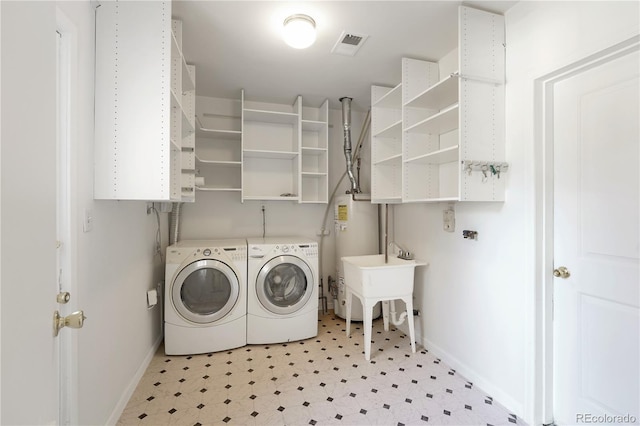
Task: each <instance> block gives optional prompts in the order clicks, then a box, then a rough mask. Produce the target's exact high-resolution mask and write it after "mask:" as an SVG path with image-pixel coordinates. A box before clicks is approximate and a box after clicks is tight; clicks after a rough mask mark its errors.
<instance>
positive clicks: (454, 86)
mask: <svg viewBox="0 0 640 426" xmlns="http://www.w3.org/2000/svg"><path fill="white" fill-rule="evenodd" d="M458 80H459V79H458V77H457V75H455V74H451V75H449V76H447V77H446V78H444V79H442V80H440V81H439V82H437V83H436V84H434V85H433V86H431V87H429V88H428V89H426V90H425V91H424V92H422V93H420V94H418V95H417V96H415V97H414V98H413V99H411V100H410V101H409V102H407V103H406V104H405V106H406V107H411V108H428V109H437V110H441V109H443V108H446V107H448V106H450V105H453V104H454V103H456V102H457V100H458Z"/></svg>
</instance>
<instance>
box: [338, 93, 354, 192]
mask: <svg viewBox="0 0 640 426" xmlns="http://www.w3.org/2000/svg"><path fill="white" fill-rule="evenodd" d="M352 100H353V99H352V98H349V97H346V96H345V97H343V98H340V102H342V131H343V135H344V158H345V160H346V161H347V175H348V176H349V180H350V181H351V190H350V192H349V193H350V194H355V193H357V192H358V182H357V181H356V177H355V176H354V174H353V160H352V158H351V101H352Z"/></svg>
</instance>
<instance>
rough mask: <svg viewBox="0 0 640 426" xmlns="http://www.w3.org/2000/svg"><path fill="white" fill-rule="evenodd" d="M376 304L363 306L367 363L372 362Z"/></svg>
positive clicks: (369, 303)
mask: <svg viewBox="0 0 640 426" xmlns="http://www.w3.org/2000/svg"><path fill="white" fill-rule="evenodd" d="M374 306H375V303H373V304H372V303H371V302H368V301H365V302H364V306H363V308H364V309H363V311H364V312H363V313H364V318H363V320H364V321H363V325H364V359H366V360H367V361H371V327H372V325H373V324H372V321H373V307H374Z"/></svg>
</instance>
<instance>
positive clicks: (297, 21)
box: [283, 14, 316, 49]
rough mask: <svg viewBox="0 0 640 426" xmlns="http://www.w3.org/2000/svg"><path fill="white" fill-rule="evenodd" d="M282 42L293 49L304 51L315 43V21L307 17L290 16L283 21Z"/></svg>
mask: <svg viewBox="0 0 640 426" xmlns="http://www.w3.org/2000/svg"><path fill="white" fill-rule="evenodd" d="M283 26H284V28H283V37H284V41H285V42H286V43H287V44H288V45H289V46H291V47H293V48H295V49H306V48H307V47H309V46H311V45H312V44H313V42H314V41H316V21H314V20H313V18H312V17H311V16H308V15H301V14H297V15H291V16H289V17H288V18H287V19H285V20H284V24H283Z"/></svg>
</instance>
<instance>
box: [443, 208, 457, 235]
mask: <svg viewBox="0 0 640 426" xmlns="http://www.w3.org/2000/svg"><path fill="white" fill-rule="evenodd" d="M442 228H443V229H444V230H445V231H447V232H454V231H455V230H456V212H455V210H453V208H451V207H450V208H448V209H446V210H444V211H443V212H442Z"/></svg>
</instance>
